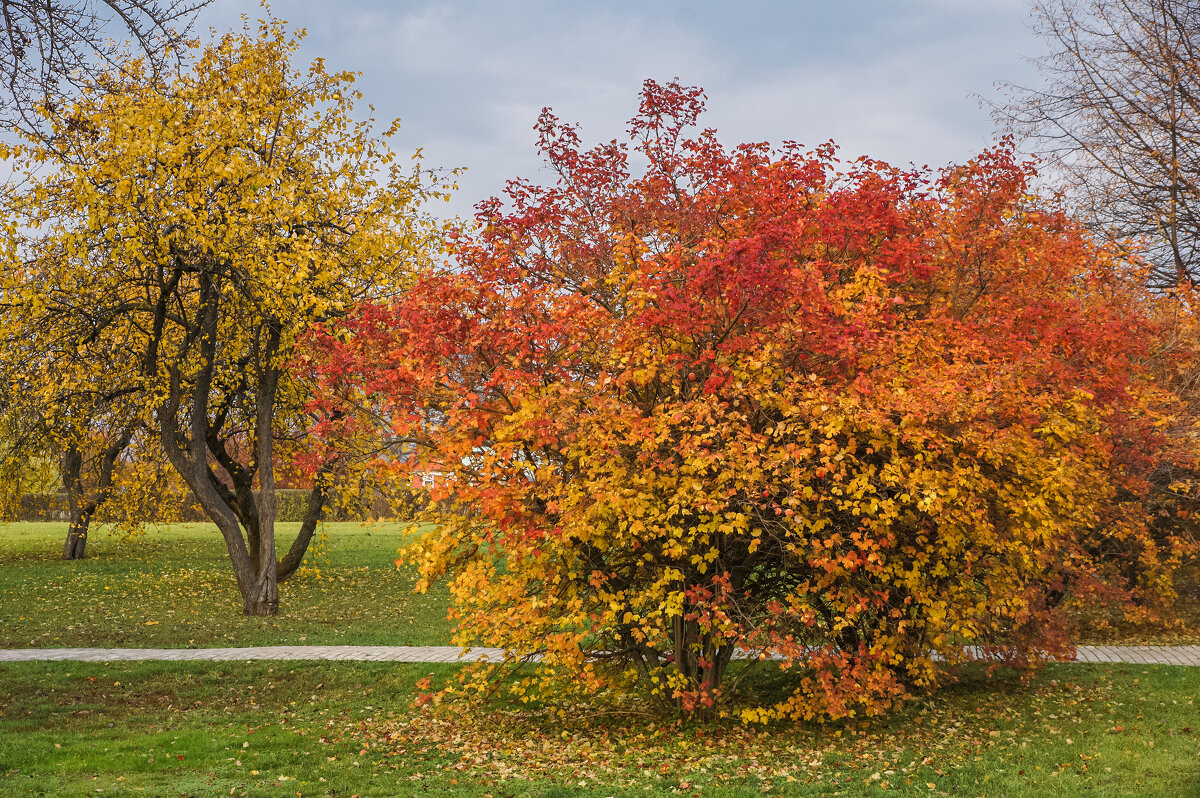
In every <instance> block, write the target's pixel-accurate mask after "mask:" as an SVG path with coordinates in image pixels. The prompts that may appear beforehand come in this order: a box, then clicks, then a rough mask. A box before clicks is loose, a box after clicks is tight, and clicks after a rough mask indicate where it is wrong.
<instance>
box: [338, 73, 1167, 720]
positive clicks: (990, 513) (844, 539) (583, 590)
mask: <svg viewBox="0 0 1200 798" xmlns="http://www.w3.org/2000/svg"><path fill="white" fill-rule="evenodd" d="M702 108H703V104H702V96H701V94H700V92H699V91H698V90H696V89H689V88H686V87H682V86H680V85H677V84H669V85H659V84H656V83H654V82H652V81H648V82H647V84H646V86H645V89H644V91H643V93H642V97H641V107H640V111H639V113H638V115H637V116H636V117H634V119H633V120H632V121H631V123H630V128H629V133H630V138H631V141H632V145H633V148H634V150H635V151H636V152H637V154H638V155H639V156H640V158H641V159H644V161H645V164H646V165H645V169H644V171H640V172H637V173H635V172H634V171H633V170H632V168H631V166H630V160H631V159H630V152H629V149H628V147H627V145H625V144H622V143H618V142H616V141H613V142H610V143H607V144H603V145H600V146H598V147H595V148H593V149H584V148H582V147H581V145H580V140H579V137H578V134H577V132H576V131H575V129H574V128H572V127H570V126H566V125H562V124H560V123H559V122H558V121H557V119H556V118H555V117H554V116H553V115H552V114H551V113H550V112H549V111H546V112H544V113H543V115H542V117H541V120H540V122H539V126H538V130H539V133H540V148H541V151H542V153H543V154H544V155H545V156H546V159H547V160H548V162H549V164H550V166H551V167H552V168H553V169H554V170H555V171H556V172H557V174H558V181H557V183H556V184H555V185H552V186H536V185H532V184H530V183H527V182H514V183H512V184H510V187H509V190H508V199H509V205H508V206H507V207H505V206H504V205H502V203H501V202H500V201H499V200H492V201H490V202H488V203H485V204H483V205H481V206H480V212H479V215H478V221H479V222H480V229H479V231H478V232H462V233H460V234H459V235H458V237H457V239H456V240H455V242H454V255H455V258H456V264H455V266H454V268H448V269H445V270H443V271H441V272H439V273H436V274H433V275H430V276H427V277H425V278H423V279H422V280H421V281H420V282H419V283H418V284H417V285H416V286H415V287H414V289H413V290H412V291H411V292H410V293H409V294H407V295H406V296H405V297H404V298H403V299H401V300H400V301H398V302H395V303H392V304H378V303H376V304H367V305H364V306H362V307H361V308H360V310H359V313H358V315H357V316H356V317H355V318H354V320H353V322H352V323H351V325H350V327H349V329H348V330H343V331H340V332H339V333H338V334H336V335H334V334H330V335H328V336H327V337H325V338H324V339H323V340H321V341H320V343H321V344H322V348H323V349H324V352H325V356H324V358H323V359H322V360H321V361H320V362H321V364H322V367H323V369H324V371H325V378H326V381H327V383H328V385H329V386H330V389H329V392H328V394H327V396H326V399H325V401H326V402H328V403H329V406H338V407H342V408H347V407H351V406H355V405H356V406H358V407H359V408H370V410H371V411H372V413H371V415H372V416H375V417H377V416H379V415H383V416H384V417H386V418H387V419H388V421H389V425H390V429H391V431H393V432H398V433H400V434H403V435H406V436H409V437H410V438H412V439H413V440H415V441H418V442H419V444H420V445H419V446H418V447H417V449H416V450H415V453H414V455H413V457H412V458H411V460H410V461H408V462H406V463H404V464H402V467H409V468H416V469H423V470H436V471H438V472H441V473H442V474H444V475H445V476H444V478H443V480H442V482H441V484H440V486H439V488H438V494H437V495H439V496H440V497H442V498H443V499H445V500H446V501H456V502H458V507H457V508H456V509H455V510H454V511H453V512H450V513H442V514H439V512H438V510H437V509H436V508H434V509H433V510H432V511H431V520H436V522H437V527H436V528H435V531H433V532H430V533H429V534H427V535H426V536H425V538H424V539H423V540H422V541H421V542H420V543H419V544H417V545H416V546H414V547H413V548H412V549H411V551H410V552H409V554H408V557H409V558H410V559H411V560H412V561H414V562H416V563H417V564H418V565H419V566H420V568H421V570H422V573H423V575H424V577H425V579H426V580H431V579H434V578H437V577H439V576H440V575H442V574H445V573H449V574H451V575H452V581H451V586H452V590H453V593H454V595H455V598H456V601H457V608H458V609H457V611H458V617H459V621H460V627H459V634H460V638H461V640H462V641H463V642H464V643H465V642H468V641H478V642H479V643H481V644H486V645H497V646H502V647H505V648H506V649H509V650H511V652H512V656H513V658H514V659H516V658H521V657H524V656H526V655H528V654H538V655H540V657H541V661H540V664H539V665H538V666H537V670H536V674H535V675H534V676H532V677H530V678H528V679H526V680H524V681H521V682H519V683H518V684H517V686H516V687H514V688H512V689H513V690H514V691H515V692H516V693H518V694H522V695H525V696H528V697H533V696H539V695H552V694H554V693H553V691H557V690H561V689H563V688H564V686H566V687H569V688H572V689H579V690H584V691H596V690H602V689H610V688H613V689H618V690H629V689H635V690H639V691H642V692H644V693H645V694H647V695H650V696H653V697H655V698H656V699H658V700H660V701H662V702H663V703H664V704H666V705H668V706H670V705H674V706H678V707H680V708H682V709H683V710H685V711H690V710H699V711H708V708H710V707H715V706H716V705H717V704H719V702H721V701H722V700H724V699H726V698H728V697H729V696H730V695H731V694H733V693H734V691H735V689H736V688H737V686H738V685H737V678H741V676H743V675H744V674H746V673H749V672H752V671H753V668H748V669H743V670H740V671H738V673H739V676H738V677H737V678H735V679H732V680H731V679H728V678H727V675H728V674H729V673H730V671H729V670H728V668H729V664H730V661H731V658H732V657H734V656H735V655H741V656H747V657H749V658H750V659H751V660H752V661H753V662H762V661H764V660H766V659H768V658H774V659H775V660H777V662H773V663H772V664H771V667H776V666H778V667H780V668H782V669H784V670H785V671H787V672H788V674H789V675H790V677H791V678H792V679H793V681H792V682H791V684H792V688H791V692H790V694H789V695H788V696H787V697H786V698H784V699H783V700H782V701H778V702H772V703H768V704H766V705H759V706H751V707H749V708H744V709H743V710H742V712H743V716H744V717H745V718H746V719H747V720H768V719H772V718H812V717H842V716H846V715H853V714H856V713H866V714H872V713H876V712H880V711H882V710H883V709H884V708H886V707H887V706H889V705H890V704H891V703H892V702H893V701H894V700H895V699H896V698H897V697H898V696H900V695H903V694H904V693H905V692H906V691H908V690H909V689H911V688H913V687H914V686H930V685H934V684H936V683H937V682H938V681H939V680H940V679H941V678H942V673H943V671H944V668H945V663H939V662H938V661H937V659H936V657H935V655H934V652H940V653H941V655H942V656H943V657H945V658H946V660H947V661H948V662H949V663H950V664H953V663H956V662H961V661H964V660H968V659H974V658H981V659H988V660H1002V661H1007V662H1011V663H1015V664H1021V663H1027V662H1031V661H1034V660H1036V659H1038V658H1041V657H1045V656H1050V657H1054V656H1061V655H1066V654H1068V653H1069V652H1070V644H1069V642H1068V636H1067V629H1066V617H1067V616H1066V613H1065V612H1064V603H1065V601H1066V600H1067V599H1070V600H1074V601H1080V600H1085V601H1092V600H1097V599H1101V598H1103V599H1110V600H1117V601H1131V600H1139V601H1143V602H1144V601H1147V600H1151V599H1153V598H1154V597H1155V596H1156V595H1159V592H1160V591H1163V590H1169V585H1170V580H1169V572H1170V563H1171V557H1172V545H1173V544H1172V541H1170V540H1161V539H1155V537H1154V536H1153V535H1152V534H1151V532H1150V531H1149V529H1148V527H1147V525H1146V523H1145V518H1144V514H1143V511H1142V506H1141V504H1140V501H1139V497H1140V496H1141V495H1142V494H1143V493H1144V491H1145V482H1144V479H1143V477H1144V475H1145V472H1146V469H1147V468H1148V465H1147V462H1146V460H1145V458H1144V454H1145V453H1146V452H1148V451H1151V450H1153V448H1154V447H1155V446H1156V445H1157V444H1156V440H1157V439H1156V435H1155V432H1154V429H1153V426H1152V422H1153V420H1154V418H1155V416H1154V411H1153V408H1154V407H1155V406H1157V404H1158V403H1159V401H1160V399H1161V397H1158V396H1156V395H1155V393H1154V391H1153V390H1152V388H1151V387H1150V386H1148V385H1146V384H1144V380H1143V379H1142V373H1141V370H1140V366H1139V362H1140V358H1142V357H1143V356H1144V354H1145V352H1146V348H1145V347H1146V341H1147V338H1148V335H1147V332H1148V331H1149V330H1150V329H1151V325H1150V322H1149V321H1148V320H1147V318H1146V317H1145V316H1144V315H1143V314H1141V313H1140V312H1139V305H1140V303H1142V302H1143V300H1142V298H1141V297H1140V296H1139V294H1138V293H1137V289H1136V288H1135V287H1134V285H1136V280H1134V281H1131V282H1127V281H1126V279H1125V277H1126V275H1125V271H1126V269H1127V267H1128V264H1125V263H1123V262H1120V261H1119V260H1117V259H1116V257H1115V256H1114V254H1113V253H1112V252H1110V251H1108V250H1106V249H1104V248H1101V247H1097V246H1096V245H1094V244H1092V243H1091V242H1090V240H1089V239H1088V238H1087V236H1086V235H1085V234H1084V233H1083V232H1082V231H1081V230H1080V229H1079V228H1078V227H1077V226H1075V225H1074V224H1072V223H1071V222H1070V221H1069V220H1068V219H1067V217H1066V216H1065V215H1064V214H1062V213H1061V212H1059V211H1058V210H1057V209H1055V208H1054V207H1052V206H1050V205H1048V204H1047V203H1045V202H1043V201H1041V200H1039V199H1038V198H1036V197H1035V196H1032V195H1031V194H1030V193H1029V189H1028V182H1029V179H1030V177H1031V176H1032V169H1031V167H1030V166H1029V165H1027V164H1022V163H1019V162H1017V161H1016V160H1015V159H1014V156H1013V153H1012V150H1011V148H1010V147H1009V146H1008V145H1007V144H1003V145H1001V146H999V147H997V148H995V149H992V150H989V151H987V152H985V153H983V154H982V155H980V156H979V157H978V158H977V159H976V160H974V161H972V162H971V163H969V164H967V165H965V166H961V167H955V168H950V169H947V170H946V171H944V172H943V173H941V174H940V175H938V176H936V177H930V176H927V175H925V174H921V173H914V172H906V171H902V170H897V169H894V168H891V167H889V166H887V165H885V164H882V163H879V162H876V161H872V160H869V159H865V158H864V159H859V160H857V161H854V162H852V163H850V164H848V165H846V166H844V167H841V166H839V164H838V162H837V161H836V159H835V157H834V151H833V148H832V146H826V147H822V148H819V149H817V150H816V151H814V152H805V151H803V150H801V149H800V148H799V147H797V146H794V145H787V146H784V147H783V148H780V149H772V148H770V147H768V146H767V145H763V144H745V145H741V146H739V147H736V148H735V149H733V150H726V149H724V148H723V147H722V146H721V145H720V144H719V143H718V141H717V139H716V136H715V134H714V133H713V132H712V131H711V130H706V131H703V132H702V133H700V134H699V135H698V136H695V137H688V135H687V131H688V130H689V129H690V128H692V127H693V126H694V125H695V124H696V122H697V119H698V116H699V114H700V112H701V110H702ZM339 402H340V403H341V404H338V403H339ZM547 691H551V692H547Z"/></svg>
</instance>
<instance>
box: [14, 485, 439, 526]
mask: <svg viewBox="0 0 1200 798" xmlns="http://www.w3.org/2000/svg"><path fill="white" fill-rule="evenodd" d="M421 501H422V497H421V496H419V495H418V494H413V493H406V494H402V495H400V496H397V497H392V500H391V501H388V500H387V499H385V498H384V497H383V496H381V495H376V496H375V497H374V498H373V499H372V500H371V501H370V502H369V503H368V502H364V501H353V502H347V503H341V502H335V503H334V506H333V507H332V508H329V509H327V510H326V512H325V519H326V520H328V521H364V520H367V519H368V518H384V519H390V520H401V521H403V520H407V519H409V518H412V516H413V513H414V510H415V509H416V507H418V506H419V503H420V502H421ZM307 502H308V491H307V490H299V489H285V490H278V491H276V492H275V513H276V520H279V521H285V522H287V521H293V522H299V521H301V520H302V519H303V518H304V508H305V505H306V504H307ZM343 504H345V505H347V506H343ZM164 510H165V512H164V513H163V515H164V517H162V518H151V519H147V520H150V521H154V522H159V523H171V522H181V521H205V520H207V518H206V517H205V515H204V513H203V511H201V510H200V508H199V507H198V506H195V505H188V504H180V503H178V502H166V503H164ZM70 516H71V512H70V506H69V503H68V501H67V494H66V492H64V491H59V492H57V493H26V494H25V495H23V496H22V497H21V502H20V507H19V508H18V510H17V513H16V518H10V519H5V520H10V521H63V522H66V521H68V520H70ZM97 520H98V521H101V522H103V521H105V520H106V519H105V516H104V513H101V514H100V516H99V517H98V518H97Z"/></svg>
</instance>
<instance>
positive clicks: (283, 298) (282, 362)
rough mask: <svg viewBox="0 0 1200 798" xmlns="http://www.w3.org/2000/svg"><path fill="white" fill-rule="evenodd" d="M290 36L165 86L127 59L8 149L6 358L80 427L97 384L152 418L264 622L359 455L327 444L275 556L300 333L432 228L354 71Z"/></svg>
mask: <svg viewBox="0 0 1200 798" xmlns="http://www.w3.org/2000/svg"><path fill="white" fill-rule="evenodd" d="M296 48H297V40H296V39H295V38H292V37H290V36H289V35H288V34H287V32H286V30H285V29H284V26H283V23H281V22H278V21H268V22H262V23H260V26H259V29H258V31H257V33H256V34H252V33H251V32H249V31H246V32H245V33H243V34H241V35H236V34H229V35H226V36H224V37H223V38H221V39H220V40H218V41H216V42H213V43H211V44H209V45H207V46H204V47H203V48H201V47H200V46H199V45H197V46H196V50H195V52H194V53H193V57H192V60H191V66H190V69H189V70H186V71H184V72H182V73H181V74H179V75H178V76H177V77H176V78H175V79H174V80H173V81H171V82H170V83H169V85H163V84H162V83H161V82H159V81H157V80H155V79H154V76H153V75H152V74H150V73H149V72H148V71H147V70H148V67H147V66H146V65H144V64H143V63H142V62H141V61H137V60H134V61H130V62H127V63H124V64H121V65H120V68H119V69H116V70H114V71H112V72H109V73H106V74H105V75H103V76H102V77H101V78H100V79H99V80H98V81H97V83H96V84H95V85H94V86H93V87H92V88H91V90H89V91H85V92H84V93H83V94H82V95H81V96H80V98H79V99H78V100H77V101H75V102H74V103H73V104H72V105H71V106H70V107H69V108H68V109H66V110H65V111H63V112H62V113H58V114H54V115H53V116H52V117H51V118H50V119H49V120H48V121H49V123H50V124H51V126H52V134H51V135H50V137H49V139H48V140H47V141H42V140H32V141H31V142H30V143H29V144H27V145H25V146H21V147H15V148H9V149H6V150H5V153H4V154H5V155H6V156H7V157H9V158H12V159H13V160H14V161H15V163H16V165H17V169H18V173H19V175H20V176H21V177H22V179H23V180H24V183H23V184H22V190H20V191H17V192H14V193H13V194H12V195H11V196H10V197H9V201H8V204H7V207H6V208H5V223H6V226H7V230H8V233H9V236H8V239H9V246H10V251H9V257H8V266H7V268H6V269H5V272H4V284H3V291H4V296H5V298H6V300H7V302H8V303H9V304H8V307H7V308H6V314H5V316H4V323H5V325H6V329H5V331H4V333H5V340H6V341H7V342H8V345H9V352H8V355H10V357H8V358H7V359H8V361H9V362H10V363H12V364H17V365H20V366H21V367H22V368H23V369H24V371H25V372H26V373H25V374H24V375H22V377H21V382H22V384H25V385H29V386H31V388H32V390H33V391H35V392H36V393H37V401H38V402H39V404H40V405H41V406H43V407H47V408H53V409H55V410H56V411H57V418H58V419H60V420H62V421H63V422H65V423H66V424H67V427H68V428H69V429H68V432H67V433H66V434H67V435H68V436H70V435H76V434H82V432H80V431H79V430H82V429H83V428H85V427H86V426H87V424H85V423H82V422H83V421H86V420H88V419H89V418H90V414H88V413H82V412H80V408H81V406H83V404H82V403H83V401H84V400H87V401H89V402H90V401H91V400H92V399H94V398H95V397H108V398H112V397H120V398H121V401H122V405H123V406H124V407H126V408H131V410H129V413H132V417H133V418H135V419H136V420H137V421H138V422H139V423H140V424H142V425H144V426H145V427H146V428H149V429H151V430H153V432H154V434H155V435H156V437H157V439H158V440H159V441H161V444H162V449H163V451H164V454H165V458H166V460H167V461H169V462H170V463H171V465H172V466H173V467H174V468H175V469H176V470H177V471H178V472H179V474H180V476H181V477H182V479H183V480H184V482H186V483H187V485H188V487H189V488H190V489H191V491H192V492H193V493H194V494H195V496H196V499H197V501H198V503H199V504H200V506H201V507H203V509H204V510H205V512H206V513H207V514H208V515H209V516H210V517H211V518H212V520H213V521H214V523H215V524H216V525H217V526H218V527H219V528H220V530H221V533H222V535H223V536H224V538H225V542H226V544H227V548H228V551H229V555H230V558H231V561H232V564H233V567H234V571H235V573H236V575H237V579H238V585H239V587H240V589H241V592H242V595H243V599H244V603H245V609H246V612H247V613H251V614H273V613H274V612H275V611H276V607H277V604H278V595H277V588H276V581H277V578H279V577H285V576H287V575H288V574H289V573H291V572H292V571H294V570H295V568H296V567H297V566H298V565H299V563H300V559H301V558H302V557H303V554H304V551H305V549H306V548H307V545H308V542H309V540H310V539H311V536H312V533H313V529H314V528H315V525H316V524H317V521H318V519H319V518H320V516H321V512H322V508H323V505H324V504H325V503H326V500H327V496H328V491H329V488H330V484H331V480H332V479H333V477H334V476H335V473H336V472H337V471H338V469H339V468H341V466H342V465H343V463H342V462H341V461H339V460H338V458H337V455H336V453H331V452H325V453H323V454H324V456H322V457H320V458H319V460H320V462H319V463H318V467H317V475H316V477H315V479H314V482H313V485H312V494H311V497H310V501H309V512H308V515H307V517H306V519H305V522H304V524H303V525H302V528H301V532H300V534H299V536H298V537H297V538H296V541H295V543H294V544H293V545H292V546H291V548H290V549H289V550H288V552H287V553H286V554H284V555H283V556H282V557H279V558H277V555H276V550H275V540H274V516H275V510H274V492H275V470H274V460H275V458H276V456H277V448H278V447H284V448H285V449H294V448H295V447H296V446H297V445H298V442H299V441H300V440H301V439H302V438H303V437H304V436H305V434H306V433H307V431H308V429H309V427H310V426H311V418H310V417H309V415H308V414H307V412H306V410H305V403H306V402H307V400H308V398H309V393H310V389H309V387H308V386H307V385H306V384H305V383H304V381H303V380H300V379H297V377H296V375H295V374H294V373H293V371H292V370H291V369H290V367H289V363H290V361H291V358H292V353H293V350H294V347H295V345H296V341H297V337H298V336H299V335H300V334H301V333H302V332H303V331H304V330H305V329H306V328H307V327H308V326H309V325H310V324H312V323H314V322H317V321H321V320H327V319H330V318H332V317H336V316H337V315H339V314H340V313H342V312H343V311H344V309H345V308H347V307H349V306H350V305H351V304H352V303H353V302H355V301H356V300H360V299H363V298H367V297H375V298H380V297H384V296H391V295H393V294H395V293H396V292H398V291H402V290H403V288H404V286H405V285H406V283H407V281H408V275H409V273H410V271H411V270H412V269H413V267H414V264H415V263H416V262H417V261H418V260H420V259H421V258H423V257H425V248H426V247H427V246H429V245H431V242H433V241H434V240H435V239H434V237H433V235H432V234H433V232H434V227H433V226H432V225H431V224H430V223H429V222H428V221H427V220H426V218H425V217H424V216H423V215H422V214H421V213H420V211H419V210H418V206H419V204H420V203H421V202H422V201H423V200H424V199H425V198H426V197H428V196H429V195H430V194H431V193H435V190H434V188H433V186H432V184H431V183H430V182H429V181H428V180H427V179H426V177H425V175H424V173H423V172H422V171H421V170H420V169H419V167H418V168H414V169H413V170H409V169H408V168H407V167H403V166H401V165H400V164H397V163H396V162H395V157H394V154H393V153H392V151H391V150H390V149H389V148H388V147H387V145H386V143H385V141H386V137H387V135H390V133H391V132H392V131H391V130H389V131H388V132H387V134H385V136H384V137H383V138H382V139H381V138H380V137H379V136H378V135H377V134H376V132H375V130H374V126H373V124H372V122H371V121H364V122H358V121H354V119H353V117H352V116H351V110H352V107H353V103H354V101H355V100H356V99H358V97H359V95H358V93H357V92H356V91H355V90H354V89H353V87H352V83H353V76H352V75H351V74H349V73H331V72H328V71H327V70H326V68H325V66H324V64H323V63H322V62H320V61H317V62H314V63H313V64H312V65H311V66H310V67H309V68H308V69H307V70H306V71H303V72H301V71H297V70H295V69H293V67H292V66H291V58H292V56H293V54H294V53H295V51H296ZM394 127H395V126H393V128H392V129H393V130H394ZM22 352H24V353H26V354H27V355H28V354H30V353H33V356H30V357H27V358H25V359H24V360H23V359H22V357H21V356H20V355H21V353H22ZM89 406H90V405H89ZM127 415H128V413H127Z"/></svg>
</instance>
